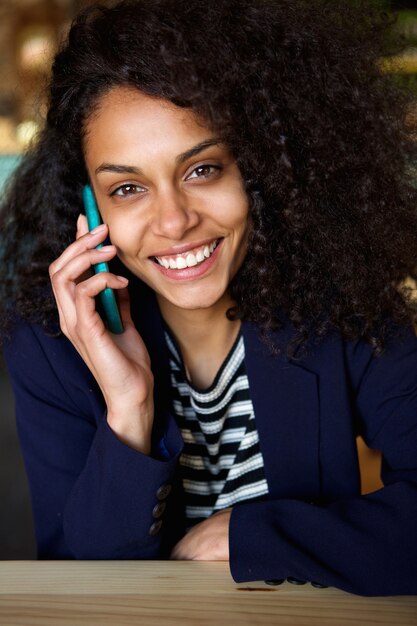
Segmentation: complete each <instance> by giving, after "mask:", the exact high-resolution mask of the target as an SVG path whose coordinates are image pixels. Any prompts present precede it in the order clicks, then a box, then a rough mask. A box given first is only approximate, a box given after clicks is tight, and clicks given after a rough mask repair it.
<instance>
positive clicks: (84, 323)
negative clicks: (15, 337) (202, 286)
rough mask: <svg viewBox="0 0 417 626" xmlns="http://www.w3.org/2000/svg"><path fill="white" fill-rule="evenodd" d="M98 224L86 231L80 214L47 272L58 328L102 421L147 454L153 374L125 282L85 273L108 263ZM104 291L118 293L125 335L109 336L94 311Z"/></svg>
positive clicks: (110, 249)
mask: <svg viewBox="0 0 417 626" xmlns="http://www.w3.org/2000/svg"><path fill="white" fill-rule="evenodd" d="M107 234H108V229H107V226H106V225H102V226H100V227H98V228H97V229H95V230H94V231H92V232H91V233H89V232H88V227H87V220H86V218H85V217H84V216H80V217H79V218H78V222H77V238H76V241H75V242H74V243H72V244H71V245H70V246H68V248H66V250H64V252H63V253H62V254H61V256H60V257H59V258H58V259H57V260H56V261H54V262H53V263H52V264H51V266H50V268H49V274H50V278H51V282H52V288H53V291H54V295H55V299H56V302H57V305H58V311H59V319H60V326H61V330H62V332H63V333H64V335H65V336H66V337H67V338H68V339H69V340H70V341H71V342H72V344H73V345H74V347H75V348H76V350H77V351H78V352H79V354H80V355H81V357H82V358H83V360H84V361H85V363H86V364H87V366H88V367H89V369H90V370H91V372H92V374H93V376H94V377H95V379H96V380H97V383H98V385H99V386H100V389H101V391H102V393H103V396H104V399H105V402H106V405H107V410H108V416H107V419H108V422H109V425H110V427H111V428H112V429H113V430H114V432H115V433H116V435H117V436H118V437H119V438H120V439H121V440H122V441H124V442H125V443H127V444H128V445H130V446H131V447H133V448H136V449H137V450H139V451H141V452H143V453H145V454H149V452H150V439H151V430H152V423H153V375H152V372H151V368H150V359H149V355H148V352H147V350H146V347H145V344H144V343H143V341H142V339H141V337H140V336H139V334H138V332H137V330H136V328H135V326H134V324H133V322H132V318H131V316H130V306H129V295H128V291H127V283H128V281H127V279H125V278H122V277H119V276H115V275H114V274H111V273H106V272H103V273H100V274H94V275H92V274H91V266H92V265H94V264H95V263H99V262H100V261H109V260H110V259H112V258H113V257H114V256H115V254H116V248H115V246H103V248H101V249H99V250H96V246H97V245H98V244H99V243H101V242H102V241H103V240H104V239H105V238H106V236H107ZM106 287H110V288H111V289H115V290H117V292H118V302H119V309H120V315H121V318H122V322H123V326H124V328H125V331H124V332H123V333H122V334H121V335H113V334H111V333H110V332H109V331H108V330H107V329H106V327H105V325H104V323H103V321H102V319H101V317H100V316H99V314H98V313H97V311H96V307H95V300H94V298H95V297H96V296H97V295H98V294H99V293H100V292H101V291H102V290H103V289H105V288H106Z"/></svg>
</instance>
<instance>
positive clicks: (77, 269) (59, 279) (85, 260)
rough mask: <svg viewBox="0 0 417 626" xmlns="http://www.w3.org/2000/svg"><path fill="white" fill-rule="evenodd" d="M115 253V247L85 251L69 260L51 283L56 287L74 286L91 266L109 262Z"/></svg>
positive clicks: (56, 273)
mask: <svg viewBox="0 0 417 626" xmlns="http://www.w3.org/2000/svg"><path fill="white" fill-rule="evenodd" d="M116 251H117V250H116V246H112V245H110V246H103V247H102V248H98V249H97V248H93V249H91V250H86V251H85V252H82V253H80V254H79V255H78V256H75V257H73V258H72V259H70V260H69V261H68V262H67V263H66V264H65V265H64V266H63V267H62V268H61V269H60V270H58V271H57V272H55V274H54V276H53V277H52V282H53V283H54V284H55V285H58V286H61V285H64V286H66V285H67V283H74V284H76V283H78V282H80V280H79V279H80V277H81V276H82V275H83V274H84V273H85V272H86V271H87V270H89V269H91V267H92V266H93V265H97V264H98V263H102V262H106V263H107V261H110V260H111V259H112V258H113V257H114V256H115V255H116Z"/></svg>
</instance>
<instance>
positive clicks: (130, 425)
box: [107, 405, 153, 456]
mask: <svg viewBox="0 0 417 626" xmlns="http://www.w3.org/2000/svg"><path fill="white" fill-rule="evenodd" d="M107 423H108V424H109V426H110V428H111V429H112V431H113V432H114V434H115V435H116V437H117V438H118V439H120V441H122V442H123V443H125V444H126V445H128V446H129V447H130V448H133V449H135V450H137V451H138V452H141V453H142V454H146V455H148V456H149V455H150V452H151V435H152V425H153V406H148V405H145V406H136V407H111V408H110V407H109V408H108V410H107Z"/></svg>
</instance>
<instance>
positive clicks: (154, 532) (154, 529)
mask: <svg viewBox="0 0 417 626" xmlns="http://www.w3.org/2000/svg"><path fill="white" fill-rule="evenodd" d="M161 526H162V520H158V521H157V522H154V523H153V524H152V526H151V527H150V529H149V534H150V535H151V536H152V537H153V536H154V535H157V534H158V533H159V531H160V530H161Z"/></svg>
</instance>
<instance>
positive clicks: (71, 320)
mask: <svg viewBox="0 0 417 626" xmlns="http://www.w3.org/2000/svg"><path fill="white" fill-rule="evenodd" d="M115 254H116V248H115V247H114V246H108V247H103V248H100V249H99V250H96V249H93V250H88V251H87V252H85V253H83V254H80V255H79V256H77V257H75V258H74V259H71V261H69V262H68V263H67V265H66V266H64V267H63V268H62V269H61V270H59V271H58V272H55V274H54V275H53V276H52V278H51V284H52V290H53V292H54V296H55V300H56V302H57V305H58V312H59V316H60V320H61V322H60V323H61V329H62V331H63V332H64V333H66V332H67V329H68V328H71V327H72V326H74V324H75V322H76V319H77V315H76V310H75V287H76V285H77V284H78V283H81V282H84V281H83V279H85V280H88V278H86V277H87V276H89V272H90V271H91V266H92V265H94V264H95V263H99V262H101V261H109V260H110V259H111V258H112V257H113V256H114V255H115ZM62 322H65V323H64V324H63V323H62Z"/></svg>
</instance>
